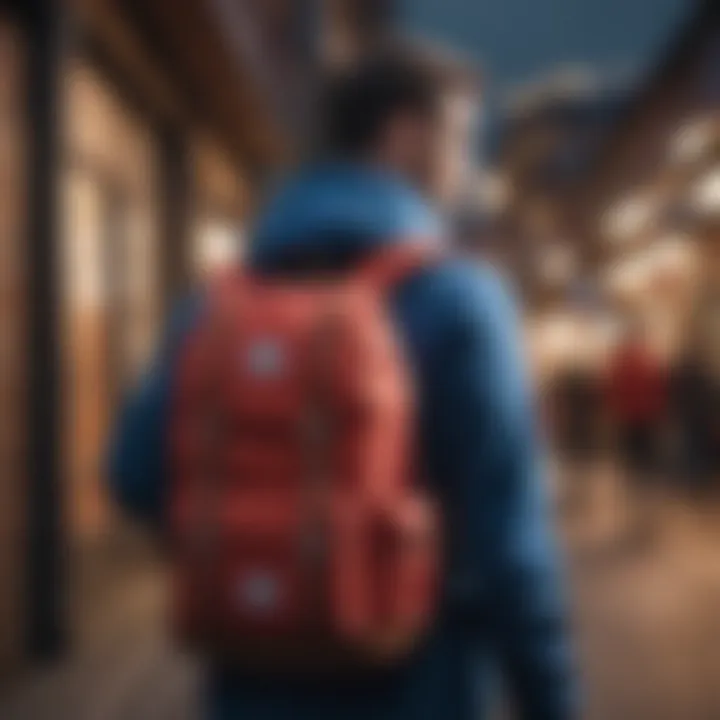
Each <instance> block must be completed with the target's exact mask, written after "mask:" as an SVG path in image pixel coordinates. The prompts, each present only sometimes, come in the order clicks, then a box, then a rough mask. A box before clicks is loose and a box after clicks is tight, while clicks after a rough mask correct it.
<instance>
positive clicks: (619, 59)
mask: <svg viewBox="0 0 720 720" xmlns="http://www.w3.org/2000/svg"><path fill="white" fill-rule="evenodd" d="M693 4H694V3H693V0H402V2H401V11H400V12H401V18H402V23H403V25H404V27H405V28H406V29H409V30H410V31H411V32H414V33H420V34H423V35H429V36H431V37H434V38H435V39H438V40H441V41H444V42H449V43H450V44H452V45H454V46H455V47H457V48H459V49H461V50H463V51H465V52H468V53H471V54H472V55H474V56H475V57H476V58H477V59H478V60H479V61H480V63H481V65H482V67H483V68H484V70H485V73H486V74H487V76H488V77H489V80H490V82H491V84H492V86H493V87H494V90H495V93H500V94H502V95H505V94H507V93H510V92H511V91H512V90H513V89H514V88H517V87H519V86H524V85H526V84H528V83H532V82H535V81H538V80H542V79H543V78H545V77H547V76H548V75H549V74H551V73H552V72H553V71H555V70H556V69H558V67H560V66H567V65H581V66H584V67H586V68H589V69H590V70H591V72H592V73H594V74H597V75H598V77H599V78H600V79H601V80H606V79H609V80H612V79H614V78H618V77H622V78H628V79H631V78H640V77H642V76H643V74H644V73H645V72H647V71H648V69H649V68H651V67H652V66H653V64H654V63H655V62H656V61H657V59H658V57H659V56H660V55H661V53H662V51H663V49H664V48H665V47H666V46H667V43H668V41H669V40H670V39H671V38H672V37H673V36H674V35H675V34H676V33H677V32H678V30H679V29H680V28H681V27H682V22H683V20H684V18H686V17H688V15H689V14H690V12H691V11H692V7H693Z"/></svg>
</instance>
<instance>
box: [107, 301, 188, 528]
mask: <svg viewBox="0 0 720 720" xmlns="http://www.w3.org/2000/svg"><path fill="white" fill-rule="evenodd" d="M200 306H201V301H200V299H199V298H196V297H193V298H188V299H186V300H185V301H183V302H181V303H180V305H179V306H178V307H177V308H176V309H175V311H174V312H173V313H172V315H171V319H170V322H169V323H168V326H167V328H166V330H165V333H164V337H163V340H162V342H161V344H160V348H159V350H158V352H157V355H156V357H155V358H154V360H153V362H152V364H151V366H150V367H149V368H148V370H147V371H146V373H145V374H144V376H143V377H142V378H141V380H140V382H139V384H138V386H137V387H136V388H135V389H134V390H133V391H132V392H131V393H130V394H129V396H128V397H127V399H126V401H125V403H124V405H123V407H122V409H121V411H120V413H119V416H118V419H117V422H116V425H115V428H114V430H113V433H112V436H111V440H110V449H109V453H108V472H107V476H108V482H109V485H110V492H111V495H112V496H113V497H114V498H115V500H116V501H117V502H118V504H119V505H120V507H121V508H122V509H123V510H124V511H125V512H126V513H127V514H128V515H130V516H132V517H134V518H136V519H138V520H141V521H147V522H150V523H152V524H159V523H160V522H161V521H162V519H163V516H164V510H165V496H166V489H167V475H168V470H167V458H166V455H167V453H166V436H167V430H168V426H169V420H170V412H171V400H172V398H171V394H172V381H173V374H174V370H175V366H176V364H177V356H178V353H179V351H180V349H181V347H182V343H183V342H184V340H185V338H186V336H187V334H188V333H189V331H190V330H191V328H192V326H193V324H194V322H195V319H196V317H197V315H198V313H199V310H200Z"/></svg>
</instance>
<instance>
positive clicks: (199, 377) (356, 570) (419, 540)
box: [171, 248, 439, 671]
mask: <svg viewBox="0 0 720 720" xmlns="http://www.w3.org/2000/svg"><path fill="white" fill-rule="evenodd" d="M428 260H429V256H428V253H427V252H426V251H420V250H419V249H415V250H411V249H410V248H405V249H393V250H388V251H384V252H382V253H380V254H379V255H377V256H376V257H375V258H373V260H372V261H371V262H370V263H368V264H367V265H365V266H364V267H362V268H361V270H360V271H359V272H356V273H354V274H352V275H350V276H349V277H343V278H342V279H340V280H327V279H325V280H322V281H319V280H307V279H304V280H288V279H277V278H275V279H273V278H263V277H255V276H253V275H252V274H249V273H246V272H243V271H242V270H238V271H236V272H235V273H234V274H233V275H231V276H229V277H226V278H224V279H222V280H220V281H218V282H217V283H216V284H215V285H214V287H212V289H211V292H210V297H209V307H208V309H207V311H206V312H205V314H204V319H203V320H202V321H201V322H200V324H199V326H198V327H197V329H196V330H195V331H194V332H193V334H192V336H191V337H190V338H189V340H188V342H187V344H186V346H185V349H184V351H183V355H182V358H181V362H180V367H179V372H178V375H177V378H176V387H175V392H174V412H173V420H172V430H171V455H172V457H171V462H172V468H173V470H172V483H171V523H172V533H173V538H174V539H173V543H172V547H173V553H174V562H173V566H174V573H173V575H174V583H175V591H174V593H173V595H174V598H175V609H176V612H175V617H176V626H177V629H178V632H179V635H180V637H181V639H182V640H183V641H184V642H185V643H186V644H190V645H191V646H192V647H194V648H196V649H198V648H199V649H202V650H203V651H205V652H207V653H210V654H212V655H214V656H220V657H223V658H228V659H231V660H232V661H233V662H236V663H239V664H240V665H242V666H247V667H249V668H250V669H267V670H274V669H282V670H286V671H288V670H289V671H295V670H308V669H327V668H331V667H332V668H339V667H344V666H353V667H357V666H358V665H359V666H373V665H379V664H384V663H388V662H393V661H394V662H397V661H399V660H400V659H402V658H403V657H404V656H406V655H407V654H408V653H409V652H410V651H411V649H412V648H413V646H414V645H415V644H416V641H417V640H418V639H419V638H420V637H421V635H422V633H423V631H424V630H426V629H427V627H428V625H429V623H430V622H431V621H432V619H433V616H434V606H435V601H436V596H437V584H438V569H439V567H438V565H439V527H438V517H437V512H436V509H435V507H434V504H433V503H432V502H431V501H430V500H429V499H428V498H427V497H426V496H425V495H424V494H423V492H421V487H420V483H418V474H417V473H418V468H417V464H416V451H417V445H416V441H415V438H414V434H415V430H416V414H415V408H414V393H413V387H412V382H411V379H410V374H409V372H408V369H407V367H406V364H405V361H404V359H403V355H402V352H401V347H400V343H399V342H398V338H397V337H396V332H395V330H394V328H393V325H392V322H391V320H390V318H389V315H388V308H387V297H386V296H387V292H388V291H389V290H390V289H392V288H393V287H395V286H396V285H397V283H399V282H400V281H401V280H402V279H403V278H406V277H407V276H408V275H409V274H411V273H412V272H413V271H415V270H417V269H418V268H419V266H421V265H423V264H427V262H428Z"/></svg>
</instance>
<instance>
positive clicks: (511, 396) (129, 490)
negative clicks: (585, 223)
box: [110, 45, 644, 720]
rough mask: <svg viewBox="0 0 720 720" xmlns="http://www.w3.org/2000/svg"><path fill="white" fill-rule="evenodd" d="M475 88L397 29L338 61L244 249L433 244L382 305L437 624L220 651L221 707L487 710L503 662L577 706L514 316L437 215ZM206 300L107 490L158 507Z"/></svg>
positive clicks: (162, 361) (343, 265)
mask: <svg viewBox="0 0 720 720" xmlns="http://www.w3.org/2000/svg"><path fill="white" fill-rule="evenodd" d="M477 104H478V95H477V88H476V85H475V78H474V77H473V75H472V73H469V72H468V70H467V68H465V67H464V66H463V65H462V64H459V63H456V62H455V61H454V60H450V59H448V58H446V57H444V56H441V55H439V54H437V53H434V52H429V51H427V50H424V49H418V48H415V47H407V46H404V45H403V46H400V45H396V46H393V47H392V48H390V49H388V50H385V51H382V52H379V53H378V54H376V55H375V56H373V57H372V58H369V59H366V60H364V61H362V62H359V63H357V64H356V65H354V66H352V67H351V68H348V69H347V70H345V71H343V73H342V74H341V75H340V76H339V77H337V78H335V79H334V80H333V81H332V82H331V83H330V87H329V88H328V91H327V94H326V98H325V100H324V103H323V108H322V113H321V114H322V116H323V117H322V119H323V123H322V139H323V141H324V142H323V145H324V147H323V151H322V153H320V156H319V157H318V158H317V159H316V160H315V161H314V162H312V163H311V164H309V165H308V166H306V167H304V168H302V169H300V170H299V171H298V172H297V173H296V174H294V175H293V176H292V177H291V178H290V179H289V180H288V181H287V182H286V183H285V184H284V185H283V186H282V187H281V188H280V189H279V190H278V191H277V192H276V193H275V194H274V195H273V196H272V197H271V198H270V199H269V201H268V202H267V204H266V205H265V209H264V210H263V211H262V212H261V213H260V216H259V218H258V220H257V223H256V226H255V229H254V232H253V234H252V241H251V245H250V247H249V250H248V260H247V263H248V266H249V269H250V271H251V272H253V273H256V274H258V275H261V276H267V277H273V276H278V275H283V274H289V275H292V276H298V275H300V276H307V277H313V276H317V275H323V276H327V275H328V274H333V273H336V274H339V275H341V274H343V273H348V272H352V271H353V269H354V268H356V267H358V266H359V265H360V264H362V263H364V262H366V261H367V260H368V259H371V258H372V257H374V256H376V255H377V254H379V253H382V252H384V251H387V250H388V249H393V248H397V247H402V246H403V245H407V246H409V247H412V246H414V245H418V246H420V245H424V246H427V245H431V246H432V247H433V248H434V249H435V251H436V254H437V261H435V262H432V263H429V264H428V265H427V266H425V267H423V268H421V269H419V270H418V271H417V272H415V273H413V274H412V275H410V276H409V277H408V278H406V279H405V280H403V282H401V283H400V284H399V285H398V286H397V287H396V288H395V289H394V291H393V293H392V294H391V297H390V300H389V305H388V312H389V313H390V315H391V317H392V319H393V323H394V326H395V327H396V330H397V334H398V336H399V337H400V339H401V340H402V344H403V346H404V348H405V352H406V354H407V357H408V359H409V363H410V367H411V368H412V376H413V381H414V385H415V387H416V394H417V399H418V433H419V442H418V448H419V459H418V460H419V463H420V465H421V467H422V470H423V475H424V476H426V477H427V483H428V485H429V486H430V488H431V489H432V491H433V492H434V493H436V494H437V496H438V497H439V499H440V504H441V507H442V512H443V516H444V523H443V526H444V528H445V537H444V539H443V547H444V548H445V555H446V558H445V565H444V573H443V581H442V590H441V595H442V599H441V602H440V606H439V611H438V614H437V617H436V618H435V620H434V621H433V625H432V629H431V631H430V632H429V635H428V637H426V638H425V639H424V640H423V641H422V643H421V644H420V646H419V647H418V648H417V649H416V651H415V652H414V653H413V655H412V657H410V658H408V659H407V660H405V661H404V662H402V663H400V664H398V665H397V666H393V667H388V668H387V669H385V670H383V672H380V673H377V674H373V675H372V676H367V677H365V676H360V675H358V676H353V675H351V676H348V677H345V676H342V675H339V676H337V677H335V676H330V677H324V678H317V679H310V678H305V679H298V678H294V677H284V676H280V677H278V676H272V677H267V678H265V677H262V676H260V677H258V676H256V675H248V674H246V673H244V672H243V671H242V670H240V669H238V668H235V667H233V666H232V665H231V664H230V665H227V664H221V663H215V662H214V661H212V660H211V659H208V670H209V676H210V677H209V690H208V697H207V716H208V717H211V718H216V719H217V720H234V719H236V718H237V719H240V718H243V719H244V718H247V719H248V720H291V719H292V720H305V719H307V720H325V719H327V720H341V719H342V720H353V718H357V719H358V720H360V719H362V720H369V719H370V718H372V719H373V720H382V719H386V720H482V719H483V718H489V717H490V713H491V706H492V703H493V697H494V694H495V688H496V682H495V679H496V678H499V679H501V680H502V686H503V687H504V688H505V689H506V691H507V695H508V697H509V698H510V703H511V705H512V706H513V707H514V709H515V711H516V717H518V718H525V719H526V720H569V719H570V718H574V717H577V715H576V714H575V713H576V701H577V697H576V692H575V684H574V681H573V668H572V664H571V660H570V649H569V641H568V637H567V622H566V620H567V618H566V609H565V606H564V603H563V591H562V582H561V577H560V573H559V562H558V555H557V553H556V550H555V548H554V544H553V539H552V533H551V529H550V518H549V514H548V509H547V505H546V502H545V497H544V483H543V457H542V448H541V447H539V444H538V440H537V434H536V429H535V426H534V425H535V421H534V413H533V408H532V400H531V392H530V389H529V388H528V384H527V381H526V374H525V370H524V368H523V358H522V357H521V353H520V350H519V342H518V316H517V314H516V310H515V308H514V306H513V301H512V299H511V297H510V296H509V294H508V292H507V291H506V289H505V287H504V286H503V284H502V283H501V282H500V281H499V279H498V277H497V276H496V275H495V274H494V272H493V271H491V270H490V269H488V268H486V267H478V266H477V265H476V264H474V263H466V262H462V261H460V260H457V259H454V258H453V257H452V254H451V252H450V249H449V248H450V241H449V238H448V237H447V236H446V235H447V234H446V232H445V229H444V224H443V214H444V212H445V211H446V210H447V209H449V208H450V207H451V206H452V203H453V202H454V199H455V197H456V196H457V194H458V193H460V192H461V191H462V190H463V188H464V187H465V185H466V172H467V170H468V166H469V165H470V164H471V162H472V146H473V140H474V137H473V135H474V119H475V115H476V112H477ZM206 306H207V295H206V292H205V291H202V290H201V291H200V292H199V294H198V295H197V296H196V297H193V298H191V299H190V300H188V301H187V302H185V303H184V304H182V306H181V307H180V308H179V309H178V311H177V313H176V315H175V317H174V318H172V319H171V321H170V323H169V326H168V330H167V335H166V338H165V341H164V343H163V345H162V346H161V348H160V351H159V354H158V356H157V358H156V360H155V363H154V364H153V366H152V367H151V368H150V370H149V371H148V374H147V376H146V378H145V379H144V381H143V382H142V383H141V385H140V387H139V388H138V389H137V390H136V391H135V392H134V393H133V394H132V395H131V396H130V398H129V400H128V402H127V404H126V406H125V409H124V411H123V413H122V415H121V417H120V418H119V421H118V425H117V430H116V433H115V437H114V443H113V447H112V452H111V462H110V465H111V473H110V475H111V485H112V491H113V493H114V495H115V497H116V498H117V500H118V502H119V503H120V505H121V506H122V507H123V508H124V509H125V510H126V511H127V512H128V513H130V514H132V515H134V516H135V517H137V518H139V519H142V520H145V521H147V522H148V523H150V524H152V525H155V526H157V527H160V526H162V525H163V524H164V523H165V522H166V518H167V512H168V505H167V503H168V495H169V488H168V483H169V482H170V480H169V478H170V477H171V470H170V468H169V467H168V464H167V453H166V445H167V435H168V428H169V426H170V424H171V421H172V413H173V409H172V408H173V404H172V400H173V387H174V385H173V383H174V374H175V372H176V369H177V359H178V357H179V354H180V353H182V348H183V346H184V344H185V343H186V342H187V338H188V336H189V334H190V333H191V332H192V329H193V328H194V327H195V326H196V325H197V324H198V323H201V322H202V317H203V313H204V312H205V311H206ZM640 405H641V403H640V401H638V408H637V409H635V408H628V413H629V416H628V418H627V420H628V422H630V423H634V422H635V420H640V419H641V417H640V415H641V414H642V413H641V410H640ZM636 412H637V413H638V415H637V416H636V415H635V413H636ZM643 418H644V416H643ZM311 652H312V648H310V647H308V653H311Z"/></svg>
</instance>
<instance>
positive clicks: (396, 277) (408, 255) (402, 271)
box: [355, 242, 442, 294]
mask: <svg viewBox="0 0 720 720" xmlns="http://www.w3.org/2000/svg"><path fill="white" fill-rule="evenodd" d="M441 256H442V251H441V249H440V248H438V247H437V246H433V245H429V244H427V243H422V244H421V243H409V242H408V243H399V244H396V245H392V246H390V247H387V248H383V249H382V250H379V251H377V252H374V253H373V254H372V255H371V257H370V259H369V260H367V261H365V262H364V263H362V264H361V265H360V268H359V269H358V270H357V271H356V273H355V279H356V280H357V281H359V282H360V283H362V284H364V285H369V286H372V287H373V288H374V289H375V290H376V291H377V292H379V293H382V294H384V293H387V292H390V291H391V290H392V289H393V288H394V287H396V286H397V285H399V284H400V283H401V282H403V280H406V279H407V278H409V277H411V276H412V275H413V274H414V273H416V272H419V271H420V270H422V269H423V268H425V267H429V266H431V265H433V264H435V263H437V262H438V261H439V260H440V258H441Z"/></svg>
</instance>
